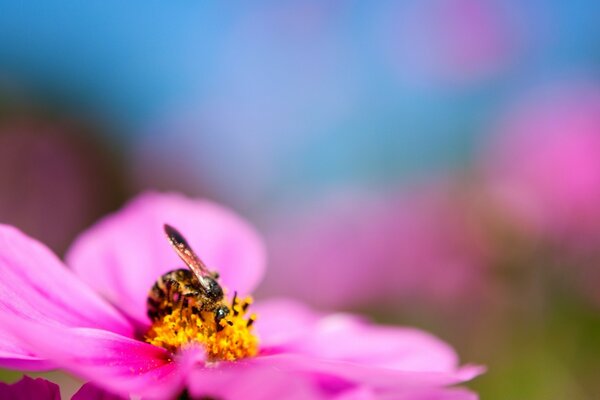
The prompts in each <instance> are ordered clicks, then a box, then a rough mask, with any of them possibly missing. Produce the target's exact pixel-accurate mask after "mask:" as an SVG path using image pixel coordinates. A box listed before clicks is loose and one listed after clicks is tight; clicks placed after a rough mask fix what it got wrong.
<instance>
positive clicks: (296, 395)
mask: <svg viewBox="0 0 600 400" xmlns="http://www.w3.org/2000/svg"><path fill="white" fill-rule="evenodd" d="M188 388H189V392H190V394H191V396H192V398H202V399H204V398H211V399H212V398H215V399H245V400H262V399H284V398H285V399H291V400H304V399H306V400H319V399H325V398H330V397H329V396H327V397H326V396H325V395H324V394H323V393H321V392H319V391H318V388H317V387H316V385H315V384H314V383H313V382H312V381H311V380H310V378H309V377H308V376H307V375H302V374H289V373H286V372H282V371H278V370H276V369H272V368H262V367H257V366H256V365H252V363H245V362H236V363H228V364H220V365H219V366H218V368H211V367H205V368H196V369H194V370H193V371H192V373H191V375H190V379H189V383H188Z"/></svg>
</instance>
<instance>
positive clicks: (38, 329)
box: [0, 312, 198, 398]
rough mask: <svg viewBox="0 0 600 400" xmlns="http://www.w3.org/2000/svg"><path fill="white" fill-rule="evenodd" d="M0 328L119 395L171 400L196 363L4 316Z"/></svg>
mask: <svg viewBox="0 0 600 400" xmlns="http://www.w3.org/2000/svg"><path fill="white" fill-rule="evenodd" d="M0 324H2V326H4V327H6V329H7V330H8V331H9V332H11V333H12V334H13V335H15V336H16V337H19V338H20V340H21V345H22V346H23V347H24V348H26V349H27V350H28V351H30V352H31V353H33V354H35V355H37V356H38V357H40V358H44V359H51V360H53V361H54V362H55V363H56V365H57V366H58V367H60V368H63V369H65V370H67V371H69V372H71V373H72V374H73V375H75V376H78V377H80V378H82V379H84V380H87V381H93V382H94V383H95V384H96V385H98V386H99V387H101V388H103V389H106V390H109V391H111V392H113V393H116V394H120V395H124V396H126V395H128V394H130V393H131V394H134V395H140V396H144V397H149V398H169V397H170V396H173V395H174V394H176V393H177V391H179V390H181V389H182V387H183V382H184V380H185V376H186V371H187V370H188V369H190V368H191V367H192V365H193V364H194V363H196V362H197V361H198V357H197V356H196V355H195V354H194V357H190V356H186V355H185V354H184V355H183V356H181V357H178V358H177V359H176V360H174V359H173V356H172V355H171V354H170V353H169V352H167V351H166V350H164V349H162V348H159V347H155V346H152V345H149V344H147V343H144V342H141V341H138V340H135V339H131V338H128V337H125V336H121V335H119V334H116V333H113V332H108V331H104V330H100V329H92V328H71V327H66V326H62V327H61V326H57V325H51V324H40V323H38V322H34V321H31V320H26V319H23V318H19V317H14V316H12V315H9V314H6V313H4V312H2V313H0Z"/></svg>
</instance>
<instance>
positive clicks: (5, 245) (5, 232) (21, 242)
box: [0, 225, 132, 355]
mask: <svg viewBox="0 0 600 400" xmlns="http://www.w3.org/2000/svg"><path fill="white" fill-rule="evenodd" d="M0 276H2V279H1V280H0V310H2V311H5V312H7V313H9V314H11V315H13V316H15V317H22V318H25V319H31V320H36V321H44V322H47V323H52V324H64V325H68V326H74V327H90V328H99V329H107V330H111V331H114V332H118V333H121V334H125V335H129V334H131V333H132V327H131V325H130V324H129V323H128V322H127V321H126V320H125V318H124V317H123V316H122V315H121V314H120V313H119V312H118V311H117V310H115V309H114V308H113V307H112V306H111V305H110V304H108V303H107V302H106V301H105V300H103V299H102V298H101V297H100V296H98V295H97V294H96V293H94V291H93V290H91V289H90V288H89V287H88V286H87V285H86V284H84V283H83V282H82V281H80V280H79V279H78V278H77V277H76V276H75V275H74V274H73V273H72V272H71V271H70V270H68V269H67V268H65V266H64V265H63V264H62V262H61V261H60V260H59V259H58V258H57V257H56V256H55V255H54V254H53V253H52V252H51V251H50V250H49V249H48V248H46V247H45V246H44V245H42V244H41V243H39V242H38V241H36V240H34V239H31V238H29V237H28V236H26V235H24V234H23V233H22V232H20V231H19V230H17V229H16V228H14V227H11V226H7V225H0ZM11 342H12V341H11V338H10V334H7V333H5V332H4V331H3V329H2V327H0V351H8V350H10V349H9V348H10V346H11ZM13 350H15V349H14V348H13ZM16 354H20V352H18V351H16ZM25 355H26V354H25Z"/></svg>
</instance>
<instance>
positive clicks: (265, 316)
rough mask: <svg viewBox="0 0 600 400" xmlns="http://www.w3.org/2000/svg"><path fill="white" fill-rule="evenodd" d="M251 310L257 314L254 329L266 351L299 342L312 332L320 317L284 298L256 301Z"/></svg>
mask: <svg viewBox="0 0 600 400" xmlns="http://www.w3.org/2000/svg"><path fill="white" fill-rule="evenodd" d="M252 311H253V312H256V314H258V320H257V321H256V324H255V329H256V333H257V335H258V337H259V339H260V346H261V348H262V349H263V350H264V351H267V352H272V351H274V349H277V348H280V347H282V346H286V345H289V344H290V343H295V342H300V341H301V340H302V339H303V338H304V337H306V336H308V335H310V334H311V333H312V332H313V330H314V327H315V325H316V324H317V323H318V321H319V319H320V316H319V315H318V314H316V313H314V312H312V311H311V310H310V309H308V308H307V307H305V306H304V305H302V304H300V303H298V302H295V301H291V300H285V299H273V300H267V301H260V302H257V303H256V304H255V305H253V306H252Z"/></svg>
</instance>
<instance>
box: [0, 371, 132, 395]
mask: <svg viewBox="0 0 600 400" xmlns="http://www.w3.org/2000/svg"><path fill="white" fill-rule="evenodd" d="M0 399H10V400H31V399H35V400H60V399H61V397H60V388H59V387H58V385H57V384H55V383H52V382H50V381H47V380H46V379H43V378H36V379H32V378H30V377H28V376H27V375H25V376H23V378H21V380H20V381H18V382H16V383H13V384H11V385H9V384H7V383H3V382H0ZM121 399H123V397H119V396H116V395H112V394H110V393H106V392H105V391H104V390H102V389H99V388H97V387H96V386H94V385H92V384H91V383H86V384H85V385H83V386H82V387H81V388H80V389H79V390H78V391H77V393H75V394H74V395H73V397H71V400H121Z"/></svg>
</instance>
